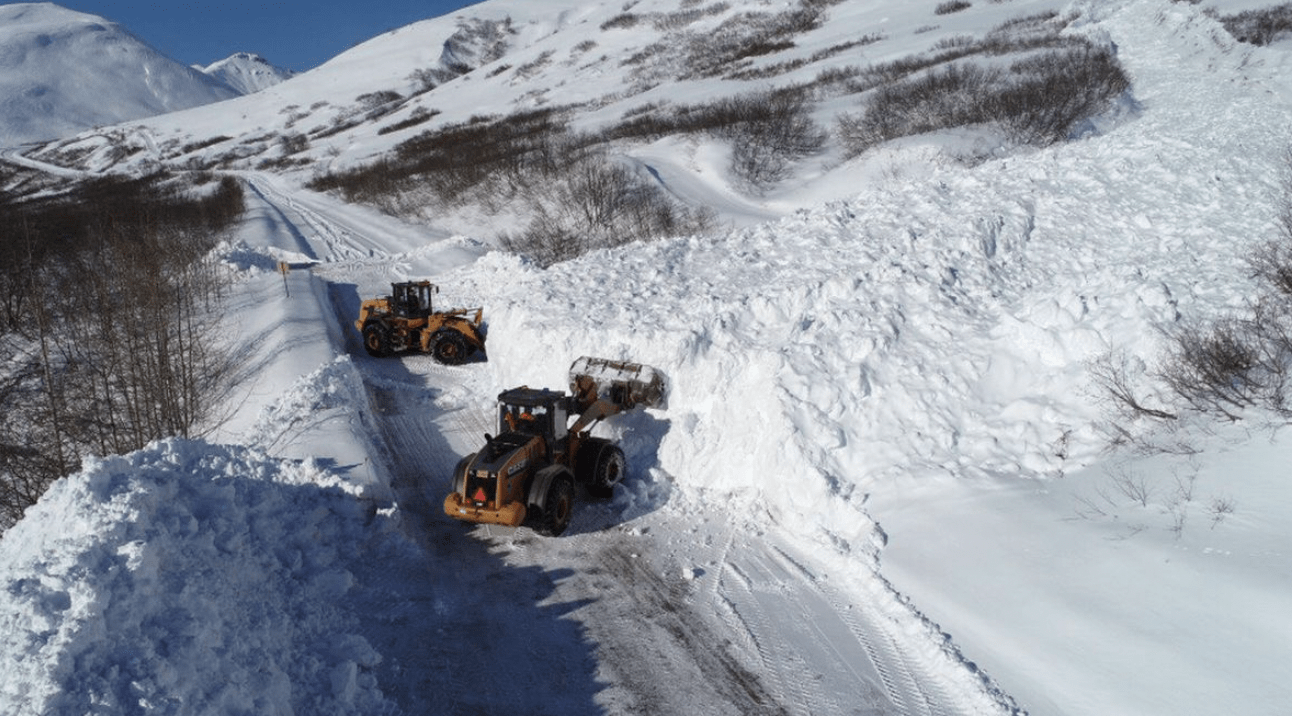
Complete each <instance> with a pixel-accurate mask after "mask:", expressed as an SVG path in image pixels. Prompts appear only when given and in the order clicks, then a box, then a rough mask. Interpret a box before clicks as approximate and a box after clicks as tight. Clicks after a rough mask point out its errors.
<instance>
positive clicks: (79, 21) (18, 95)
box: [0, 3, 238, 146]
mask: <svg viewBox="0 0 1292 716" xmlns="http://www.w3.org/2000/svg"><path fill="white" fill-rule="evenodd" d="M237 94H238V93H237V92H236V91H234V90H233V89H231V88H230V87H229V86H228V85H226V84H225V83H224V82H222V81H219V80H217V79H215V78H213V77H211V76H208V75H206V74H204V73H202V72H199V71H197V70H195V69H193V68H191V67H187V66H185V65H182V64H180V63H178V62H175V61H174V60H172V59H170V58H168V57H166V56H165V55H163V54H161V53H160V52H158V51H157V50H154V49H153V48H151V47H149V46H148V45H147V44H146V43H144V42H143V41H141V40H139V39H138V38H136V37H135V36H133V35H131V34H130V33H129V32H128V31H127V30H126V29H124V28H122V27H121V26H119V25H117V24H115V23H112V22H110V21H108V20H105V19H103V18H101V17H97V16H95V15H88V14H85V13H79V12H74V11H71V10H67V9H65V8H62V7H59V6H58V5H55V4H53V3H15V4H11V5H0V146H13V145H16V144H21V143H26V142H33V141H39V140H48V139H52V138H55V137H60V136H64V135H67V134H70V133H73V132H77V131H81V130H84V129H87V128H89V127H95V126H104V125H113V124H117V123H120V122H124V121H127V120H131V119H138V118H140V117H148V116H152V115H156V114H162V113H165V112H173V111H176V110H181V109H187V108H189V107H195V106H198V105H204V104H210V103H211V102H218V101H220V100H224V99H229V98H231V97H235V96H237Z"/></svg>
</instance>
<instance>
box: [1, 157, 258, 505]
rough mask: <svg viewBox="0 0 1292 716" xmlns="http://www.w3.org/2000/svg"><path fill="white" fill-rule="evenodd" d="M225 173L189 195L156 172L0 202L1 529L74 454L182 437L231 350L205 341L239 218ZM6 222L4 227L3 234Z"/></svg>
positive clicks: (234, 189)
mask: <svg viewBox="0 0 1292 716" xmlns="http://www.w3.org/2000/svg"><path fill="white" fill-rule="evenodd" d="M242 209H243V203H242V191H241V187H240V186H239V185H238V183H237V182H236V181H234V180H232V179H226V180H222V181H221V182H220V183H219V184H218V185H216V186H214V187H208V188H207V189H205V190H203V191H202V192H201V193H200V194H199V195H196V196H195V195H194V194H193V193H192V192H190V191H188V190H186V189H185V188H183V187H180V186H177V185H174V184H171V183H166V182H165V181H164V177H148V178H143V179H120V178H105V179H99V180H95V181H92V182H88V183H85V184H83V185H82V186H81V187H80V188H79V189H78V190H76V191H75V192H74V193H72V194H69V195H65V196H59V197H52V198H46V199H42V200H39V201H32V202H27V203H25V204H23V205H21V206H18V207H14V206H9V207H6V208H5V210H3V211H0V223H2V224H3V227H2V228H3V229H4V230H5V233H6V234H7V235H9V236H12V237H14V240H13V241H8V242H0V251H2V252H5V253H6V254H7V255H5V256H4V257H3V259H4V260H3V262H0V263H5V264H9V263H10V262H13V263H15V264H18V265H21V266H23V268H24V275H23V276H22V277H21V279H20V280H13V278H14V277H12V276H8V275H6V278H5V279H3V280H0V290H3V292H4V293H5V294H6V301H7V302H8V306H9V307H10V309H11V310H12V311H13V320H11V321H10V324H9V327H10V329H11V332H9V333H8V334H6V335H3V336H0V340H7V341H11V342H15V341H16V343H14V345H16V346H21V348H22V350H20V351H18V352H16V353H15V360H14V361H12V362H11V363H10V364H9V365H8V366H7V367H6V370H5V372H4V374H3V377H0V527H4V526H8V525H10V524H12V523H13V522H14V521H15V520H17V519H18V518H19V517H21V514H22V510H23V509H25V507H26V506H28V505H30V504H31V503H32V502H33V501H34V500H35V499H36V498H38V497H39V496H40V494H42V493H43V492H44V489H45V487H46V486H47V485H48V484H50V482H52V481H53V480H54V479H57V478H59V477H62V476H63V475H66V474H67V473H68V472H69V471H70V470H71V469H72V467H73V466H74V462H75V460H76V459H77V458H78V457H79V456H82V455H85V454H87V453H90V452H94V453H97V454H111V453H118V452H126V451H129V450H133V449H137V448H139V447H142V446H143V445H144V444H146V443H147V442H148V441H150V440H154V439H157V438H160V437H164V436H167V435H183V436H188V435H189V434H190V431H191V430H193V429H194V428H195V427H196V426H197V425H198V424H199V423H200V422H201V421H202V420H203V419H205V418H206V417H207V416H208V415H209V411H210V410H211V409H212V407H213V406H214V404H215V402H216V400H217V399H218V393H219V390H220V387H221V386H220V383H221V380H222V377H223V376H224V374H225V371H226V370H227V369H228V368H229V366H230V365H231V362H230V361H231V358H230V356H229V355H228V354H226V353H223V352H222V351H221V350H220V349H219V348H218V346H219V345H220V343H219V342H217V341H215V340H213V336H212V335H211V333H210V332H211V330H213V326H215V325H216V323H215V322H214V321H213V320H212V318H213V312H214V311H215V310H216V309H217V306H218V304H219V301H220V299H221V297H222V296H223V292H224V286H225V282H226V281H227V278H226V275H225V274H224V272H223V271H221V270H220V269H219V267H218V266H216V265H215V264H214V262H213V261H212V260H210V258H209V250H210V249H211V247H212V246H213V245H214V242H215V241H216V240H217V239H218V237H219V235H220V231H221V229H222V228H223V227H225V226H227V225H229V224H230V223H231V222H232V221H233V220H234V219H236V218H237V217H238V216H240V215H241V213H242ZM10 232H12V233H10Z"/></svg>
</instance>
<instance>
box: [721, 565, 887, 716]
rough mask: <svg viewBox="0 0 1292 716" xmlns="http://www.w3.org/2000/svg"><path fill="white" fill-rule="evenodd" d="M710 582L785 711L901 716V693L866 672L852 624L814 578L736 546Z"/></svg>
mask: <svg viewBox="0 0 1292 716" xmlns="http://www.w3.org/2000/svg"><path fill="white" fill-rule="evenodd" d="M717 581H718V584H717V587H716V596H717V598H718V599H720V600H722V601H723V602H725V603H726V604H727V605H728V608H729V609H730V611H731V613H732V614H733V615H734V617H735V619H736V620H737V621H738V624H739V625H740V628H743V629H745V630H747V631H748V635H749V639H750V641H752V642H753V643H754V645H755V646H756V649H757V652H758V655H759V657H760V658H761V659H762V661H763V664H764V666H765V668H766V670H767V672H768V673H769V674H770V675H771V678H770V681H771V682H772V683H773V684H775V686H776V688H777V690H778V691H780V692H781V696H782V703H786V704H790V705H791V706H790V712H791V713H794V714H807V715H810V716H816V715H818V714H875V715H880V714H885V715H886V714H891V713H893V712H894V711H893V710H894V708H895V707H896V708H898V709H899V711H898V712H899V713H902V714H907V713H908V712H907V711H904V710H901V708H900V707H901V704H902V699H901V698H900V697H901V695H902V694H901V689H899V688H894V687H895V684H892V683H890V681H888V680H885V678H884V677H885V673H884V670H880V669H877V668H873V664H872V662H873V658H872V656H871V654H870V652H869V651H868V650H867V649H865V648H864V645H863V643H862V642H860V641H858V639H857V638H856V637H855V634H856V631H855V628H856V625H855V624H849V623H846V622H844V621H843V620H842V615H841V614H840V612H839V610H838V608H837V606H836V605H835V604H834V603H832V601H831V600H829V599H828V598H826V596H825V595H824V594H823V593H822V592H821V591H820V590H819V589H817V588H816V586H815V583H816V581H817V580H816V577H815V576H814V575H812V573H811V572H810V571H808V570H806V569H804V568H803V567H802V566H801V565H799V564H798V563H797V562H795V561H794V560H793V559H792V558H790V557H789V556H788V555H787V554H785V553H784V552H783V551H782V550H779V549H777V548H776V547H774V546H772V545H769V544H767V543H762V544H756V545H755V544H742V545H741V548H740V549H739V550H735V551H728V553H727V556H726V558H725V560H724V567H723V569H722V572H721V574H720V575H719V578H718V580H717ZM894 697H897V698H894Z"/></svg>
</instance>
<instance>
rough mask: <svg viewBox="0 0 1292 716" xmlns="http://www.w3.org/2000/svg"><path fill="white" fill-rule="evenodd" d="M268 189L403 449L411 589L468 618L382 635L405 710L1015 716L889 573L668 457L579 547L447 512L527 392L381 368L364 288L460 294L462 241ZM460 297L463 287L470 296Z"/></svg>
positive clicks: (468, 368)
mask: <svg viewBox="0 0 1292 716" xmlns="http://www.w3.org/2000/svg"><path fill="white" fill-rule="evenodd" d="M248 181H249V183H250V184H251V185H252V186H253V187H254V189H255V195H256V201H257V203H259V202H264V205H265V206H264V207H263V209H258V210H256V213H257V215H258V216H262V217H272V218H273V221H275V222H279V223H280V227H279V228H278V229H277V230H276V231H273V232H270V233H269V234H268V235H269V236H271V237H279V238H281V237H290V238H291V239H292V241H295V242H297V243H298V244H299V248H297V249H295V250H296V251H298V252H299V253H300V254H302V255H304V256H307V257H311V258H315V259H316V260H318V261H319V263H317V264H315V266H314V268H313V273H314V275H315V276H316V277H321V278H325V280H326V281H327V282H328V283H327V285H328V287H329V288H328V290H327V295H328V296H329V297H330V301H329V303H330V305H329V306H327V307H326V308H325V310H327V311H330V312H331V318H332V319H333V320H335V322H336V325H337V326H338V327H339V329H340V330H341V332H342V334H343V335H344V345H345V351H346V352H347V353H348V354H349V355H350V357H351V360H353V362H354V364H355V366H357V368H358V369H359V373H360V374H361V375H362V377H363V382H364V385H365V387H366V390H367V394H368V396H369V399H370V402H371V405H372V407H373V411H374V414H375V415H376V421H377V432H378V435H377V436H376V438H377V440H376V442H377V443H378V444H380V445H381V446H383V448H384V450H383V451H382V452H383V453H384V454H382V455H374V456H373V459H374V460H380V461H384V462H385V470H386V471H388V472H389V474H390V475H392V478H391V479H392V483H393V484H392V487H393V491H394V494H395V495H396V499H397V502H398V512H399V513H400V514H401V515H403V520H402V523H401V524H403V525H404V529H405V532H406V534H407V535H408V536H409V537H410V538H411V539H412V540H414V541H415V542H416V543H417V544H418V545H419V546H420V547H421V549H422V551H423V552H424V554H425V563H424V564H422V565H417V566H415V567H414V568H412V569H411V573H409V574H406V575H393V574H392V575H388V578H389V579H392V580H393V579H397V578H400V577H406V578H407V579H408V580H410V581H409V584H406V585H402V586H399V587H397V588H395V589H394V590H393V591H394V592H396V593H408V594H413V595H415V594H418V593H419V592H425V591H426V590H425V588H424V587H422V588H419V587H417V586H416V585H417V584H421V583H423V582H425V581H426V580H429V581H430V582H431V583H433V585H434V587H433V588H431V589H430V591H431V592H433V596H427V595H425V594H424V595H423V597H424V598H426V599H428V600H429V601H430V602H431V603H430V604H419V605H418V607H420V608H427V609H440V610H442V611H445V610H447V611H449V612H451V613H454V614H461V615H470V616H469V618H467V619H466V620H464V621H461V622H459V621H457V620H450V624H451V626H450V627H449V628H448V629H446V630H444V632H443V633H437V634H435V635H434V637H433V639H432V641H433V642H435V643H422V644H417V645H412V644H407V643H403V642H404V639H403V635H394V634H392V636H399V637H400V638H399V639H396V640H395V641H394V642H391V643H385V644H383V643H381V641H380V639H377V640H374V647H375V648H376V649H377V650H378V651H379V652H381V653H383V654H384V655H386V656H387V657H388V658H390V659H391V660H392V661H393V662H396V663H399V664H401V665H402V666H401V669H402V670H401V672H400V673H401V674H403V676H402V677H400V678H401V679H402V681H403V683H402V684H401V685H400V686H399V687H397V688H396V689H394V691H395V692H401V691H402V692H404V693H405V697H406V699H407V700H405V699H401V702H402V703H403V705H404V708H406V709H410V710H413V709H414V704H416V703H418V702H419V700H421V699H430V698H441V699H442V698H445V697H446V695H447V698H449V699H450V700H451V701H452V703H454V704H455V705H457V706H461V707H464V708H465V707H484V708H487V709H489V710H491V711H492V710H500V709H503V708H506V707H511V708H517V709H521V710H525V709H532V708H534V707H535V705H536V704H540V705H541V708H542V709H544V710H550V709H552V708H554V707H555V705H557V704H565V706H564V707H563V708H562V709H561V710H562V711H563V712H565V713H582V712H600V711H601V710H603V709H605V710H609V711H610V712H614V713H660V714H667V713H686V712H690V713H713V714H721V713H727V714H757V713H764V714H778V713H784V714H814V715H815V714H825V715H829V714H929V715H946V716H953V715H955V714H969V713H990V712H1000V711H1004V710H1005V709H1006V707H1007V705H1008V703H1009V702H1008V697H1005V696H1003V695H1001V694H999V693H994V692H993V691H992V690H991V688H990V686H989V685H988V684H986V683H984V682H983V681H982V680H981V679H980V678H978V677H974V678H966V674H967V673H968V672H967V671H962V670H957V669H956V668H955V665H956V660H957V659H958V657H957V656H956V654H955V651H954V648H953V647H951V646H950V645H947V644H943V643H939V637H940V635H938V634H936V632H935V631H933V630H931V629H929V628H928V626H927V625H926V624H924V623H922V621H921V620H920V618H919V616H918V615H917V614H916V613H914V612H913V611H912V610H911V609H910V607H909V606H907V605H905V604H903V603H902V600H901V599H900V597H899V595H897V594H896V593H894V592H893V590H892V589H891V588H889V587H888V586H887V585H886V584H885V583H884V582H883V580H882V579H881V578H880V577H879V576H878V575H877V574H873V573H868V571H862V572H861V573H859V572H858V570H856V569H855V567H854V568H849V567H847V566H846V565H845V566H843V568H838V566H835V567H832V566H830V565H828V564H825V563H823V562H820V561H819V560H818V559H816V558H814V557H810V556H808V554H807V553H806V551H805V550H804V549H803V548H802V547H801V546H800V545H797V544H796V539H795V538H794V537H793V536H792V535H790V534H787V533H783V532H781V531H779V530H778V529H777V528H776V527H775V526H774V525H770V524H767V523H765V522H764V523H761V524H760V521H759V518H760V516H759V515H748V514H738V513H732V512H730V511H728V509H727V508H726V506H725V505H723V504H721V503H719V504H713V505H702V504H696V503H695V502H694V500H693V498H691V497H688V496H687V495H686V493H685V492H684V491H682V490H675V489H672V487H671V485H670V483H671V482H672V481H678V480H686V479H687V476H685V475H663V474H662V473H660V472H659V471H658V470H654V469H652V468H653V467H654V466H653V465H651V464H650V463H649V462H648V460H649V456H650V449H649V447H647V448H646V449H644V450H643V449H636V450H634V449H631V448H630V449H629V454H630V465H629V469H630V478H629V480H628V481H627V482H626V483H625V485H623V486H621V488H620V491H621V494H620V496H619V497H618V498H617V499H616V500H614V501H611V502H609V503H598V502H591V501H583V502H581V504H580V506H579V509H578V510H577V512H576V514H575V517H574V521H573V523H572V525H571V528H570V530H569V531H568V532H567V534H566V535H565V536H563V537H561V538H556V539H551V538H542V537H539V536H537V535H535V534H533V533H532V532H530V531H529V530H528V529H526V528H520V529H518V530H511V529H505V528H497V527H494V528H488V527H474V528H472V527H471V526H470V525H467V524H465V523H459V522H456V521H454V520H451V519H449V518H448V517H446V516H445V515H444V514H443V513H442V510H441V507H440V501H441V500H442V499H443V496H444V494H445V492H446V491H447V489H448V476H449V472H450V470H451V468H452V466H453V465H454V464H455V463H456V462H457V460H458V458H459V457H460V456H462V455H465V454H467V453H469V452H472V451H474V450H476V449H477V448H478V445H479V443H480V442H481V441H482V440H483V434H484V433H485V432H488V431H490V430H491V429H492V426H491V425H490V416H491V413H490V410H489V402H490V401H491V400H492V398H493V396H494V395H496V394H497V392H499V391H500V390H502V389H503V388H505V387H509V386H503V385H497V384H494V383H493V381H494V380H496V378H495V377H494V376H495V371H494V370H491V367H490V365H489V364H488V363H487V362H485V361H483V360H481V361H477V362H474V363H469V364H467V365H464V366H457V367H448V366H442V365H439V364H437V363H435V362H434V361H433V360H432V359H431V358H429V357H428V356H422V355H405V356H402V357H398V358H392V359H374V358H371V357H369V356H367V355H366V354H364V352H363V350H362V348H361V345H360V343H359V340H358V334H357V333H355V332H354V331H353V328H352V326H351V323H350V322H351V321H352V320H353V318H352V317H353V315H354V314H355V312H356V311H357V308H358V304H357V302H358V300H359V299H360V297H361V296H368V295H370V294H371V295H376V294H378V293H381V292H384V291H383V287H384V286H385V285H386V284H387V283H388V282H389V281H391V280H400V279H402V278H407V277H429V278H431V279H432V280H437V281H443V282H448V281H451V280H452V277H451V276H449V275H446V274H449V272H450V271H451V270H452V269H453V268H455V267H456V266H458V265H460V262H461V261H462V258H461V256H462V251H461V245H462V244H461V242H459V241H454V240H449V239H443V240H441V243H443V244H446V245H447V247H448V250H447V252H445V253H447V254H448V255H447V256H441V254H440V253H439V252H435V251H428V250H426V249H424V248H422V249H418V250H414V249H416V248H417V239H416V237H411V238H410V236H409V235H408V234H405V233H401V232H400V231H391V230H389V229H387V228H384V227H383V226H382V225H381V223H379V222H374V223H371V224H365V222H364V220H363V219H362V218H360V219H356V218H355V217H354V212H355V209H354V208H353V207H350V206H347V205H344V204H339V203H333V202H331V201H330V200H329V199H328V198H327V197H325V196H321V195H318V194H313V193H308V192H296V193H294V192H292V191H291V190H290V189H288V188H286V187H285V186H282V185H278V186H273V185H272V184H271V183H270V182H269V181H267V180H266V179H264V178H261V177H248ZM382 221H383V222H385V223H389V221H390V220H389V219H388V218H384V219H383V220H382ZM422 243H423V244H425V243H426V242H425V240H422ZM263 248H264V249H266V250H268V251H282V250H286V249H289V248H290V244H289V245H287V246H284V245H277V244H272V243H271V245H268V246H265V247H263ZM444 290H445V293H446V294H448V295H450V296H451V295H453V287H452V286H451V285H446V286H445V288H444ZM572 358H573V357H572ZM549 387H554V388H562V387H564V386H549ZM667 420H668V416H667V411H662V412H661V413H660V414H659V415H657V416H654V417H652V418H649V419H648V421H647V422H644V423H639V424H638V425H637V427H638V429H636V430H634V435H632V436H630V437H629V438H627V439H631V440H636V441H638V442H640V441H642V440H647V439H649V436H650V434H651V433H652V432H659V433H662V432H663V431H666V430H668V429H669V428H668V423H667ZM642 425H645V426H646V427H645V429H641V426H642ZM643 435H644V436H643ZM655 437H659V435H656V436H655ZM643 455H644V456H646V459H643V458H642V456H643ZM437 605H438V606H437ZM396 608H397V609H399V610H401V611H402V610H405V609H408V608H410V605H408V604H401V605H397V607H396ZM428 616H429V615H428ZM411 618H412V619H414V620H415V619H416V617H415V616H411ZM431 621H434V622H437V623H438V619H432V620H431ZM572 625H577V628H575V629H573V630H572ZM446 664H448V665H450V666H449V667H448V670H449V672H450V675H448V676H445V675H444V674H443V673H442V669H443V668H444V666H445V665H446ZM499 664H507V667H506V669H507V671H508V677H507V679H505V680H503V682H502V683H499V682H498V681H496V680H491V686H490V687H488V688H476V689H473V688H466V687H464V684H465V683H469V682H470V679H469V678H467V679H465V682H464V680H463V679H460V678H457V677H455V676H453V675H452V674H453V673H456V674H460V675H463V676H464V677H465V675H468V674H480V673H488V672H489V670H490V669H494V668H498V665H499ZM423 669H425V670H426V671H423ZM571 680H574V682H575V684H577V686H578V688H573V689H572V688H570V687H571Z"/></svg>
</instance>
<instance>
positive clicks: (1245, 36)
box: [1220, 3, 1292, 45]
mask: <svg viewBox="0 0 1292 716" xmlns="http://www.w3.org/2000/svg"><path fill="white" fill-rule="evenodd" d="M1220 22H1221V24H1223V25H1224V26H1225V29H1226V30H1228V31H1229V34H1231V35H1233V36H1234V39H1236V40H1238V41H1239V42H1246V43H1248V44H1251V45H1268V44H1270V43H1272V42H1275V41H1276V40H1279V39H1282V38H1283V37H1285V36H1287V35H1288V34H1289V33H1292V3H1283V4H1282V5H1275V6H1273V7H1267V8H1260V9H1257V10H1246V11H1243V12H1240V13H1238V14H1236V15H1226V16H1223V17H1221V18H1220Z"/></svg>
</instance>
